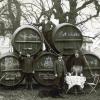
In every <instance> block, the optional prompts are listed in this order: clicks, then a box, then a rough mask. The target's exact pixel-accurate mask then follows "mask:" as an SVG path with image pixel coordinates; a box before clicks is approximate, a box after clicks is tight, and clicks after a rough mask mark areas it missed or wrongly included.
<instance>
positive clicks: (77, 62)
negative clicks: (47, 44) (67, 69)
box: [71, 56, 86, 73]
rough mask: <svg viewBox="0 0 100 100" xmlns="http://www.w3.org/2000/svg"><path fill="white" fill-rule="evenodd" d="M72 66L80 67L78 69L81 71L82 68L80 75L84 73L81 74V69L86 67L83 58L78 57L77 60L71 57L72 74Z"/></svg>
mask: <svg viewBox="0 0 100 100" xmlns="http://www.w3.org/2000/svg"><path fill="white" fill-rule="evenodd" d="M73 66H80V69H81V66H82V73H84V72H83V68H84V67H85V66H86V63H85V60H84V58H83V57H81V56H80V57H78V58H76V57H73V58H72V59H71V72H72V70H73V68H72V67H73Z"/></svg>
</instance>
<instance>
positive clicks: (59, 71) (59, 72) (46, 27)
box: [21, 18, 84, 95]
mask: <svg viewBox="0 0 100 100" xmlns="http://www.w3.org/2000/svg"><path fill="white" fill-rule="evenodd" d="M47 20H48V21H47V22H46V24H45V20H43V21H42V22H41V23H40V24H33V25H35V26H42V32H43V33H44V34H47V32H50V31H51V30H52V29H53V28H54V27H55V25H54V24H53V23H52V22H51V21H50V19H49V18H48V19H47ZM74 54H75V55H74V57H73V59H72V60H71V61H70V64H71V68H70V69H71V72H70V73H71V74H72V75H80V74H82V71H83V66H84V60H83V59H82V57H81V56H80V55H79V51H78V50H75V52H74ZM21 60H23V73H24V75H25V82H26V88H27V89H31V88H32V77H33V74H35V70H33V57H32V56H31V55H30V54H27V56H26V57H22V58H21ZM67 72H68V71H67V69H66V65H65V62H64V60H63V57H62V55H59V56H58V59H57V60H56V61H55V62H54V75H55V84H54V87H53V88H55V91H56V92H57V94H58V95H59V94H60V90H63V85H64V77H65V76H66V74H67Z"/></svg>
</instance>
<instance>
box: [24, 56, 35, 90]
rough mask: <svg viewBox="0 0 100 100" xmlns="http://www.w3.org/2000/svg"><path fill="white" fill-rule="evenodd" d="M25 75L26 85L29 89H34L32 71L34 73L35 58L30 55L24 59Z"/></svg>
mask: <svg viewBox="0 0 100 100" xmlns="http://www.w3.org/2000/svg"><path fill="white" fill-rule="evenodd" d="M23 64H24V65H23V73H24V77H25V83H26V88H27V89H32V77H33V74H32V71H33V57H31V56H30V54H27V56H26V57H23Z"/></svg>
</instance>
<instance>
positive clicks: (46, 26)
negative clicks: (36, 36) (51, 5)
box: [33, 16, 55, 51]
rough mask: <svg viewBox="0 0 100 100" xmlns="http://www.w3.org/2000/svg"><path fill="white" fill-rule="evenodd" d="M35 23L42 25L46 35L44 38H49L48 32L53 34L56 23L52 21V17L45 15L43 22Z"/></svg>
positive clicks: (47, 48)
mask: <svg viewBox="0 0 100 100" xmlns="http://www.w3.org/2000/svg"><path fill="white" fill-rule="evenodd" d="M33 25H35V26H39V27H40V26H41V27H42V33H43V35H44V38H45V39H47V40H48V38H49V36H48V34H52V30H53V28H54V27H55V24H54V23H53V22H52V21H50V17H48V16H44V19H43V20H42V22H41V23H39V24H33ZM45 42H46V50H47V51H49V47H48V43H47V41H46V40H45Z"/></svg>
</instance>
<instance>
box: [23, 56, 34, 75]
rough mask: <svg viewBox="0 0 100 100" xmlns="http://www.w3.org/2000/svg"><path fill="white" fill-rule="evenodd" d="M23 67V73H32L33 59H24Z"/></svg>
mask: <svg viewBox="0 0 100 100" xmlns="http://www.w3.org/2000/svg"><path fill="white" fill-rule="evenodd" d="M23 60H24V63H23V64H24V65H23V72H24V73H32V71H33V57H24V58H23Z"/></svg>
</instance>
